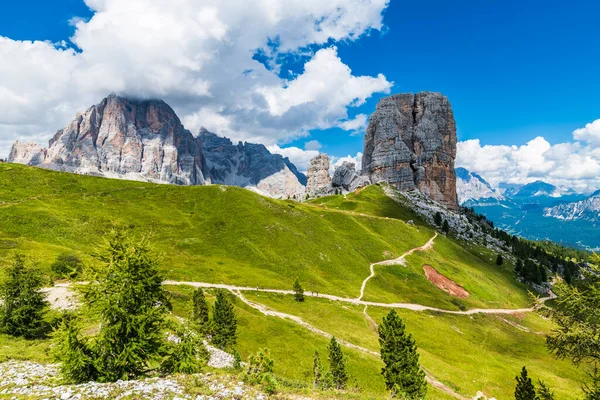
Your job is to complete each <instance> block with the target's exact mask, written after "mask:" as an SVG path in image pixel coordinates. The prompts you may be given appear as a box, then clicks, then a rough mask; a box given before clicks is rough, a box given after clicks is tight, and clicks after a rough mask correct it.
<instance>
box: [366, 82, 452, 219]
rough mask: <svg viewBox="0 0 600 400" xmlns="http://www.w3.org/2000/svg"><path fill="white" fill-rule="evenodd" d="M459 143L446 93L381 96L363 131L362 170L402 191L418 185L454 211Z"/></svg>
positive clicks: (374, 181) (417, 187)
mask: <svg viewBox="0 0 600 400" xmlns="http://www.w3.org/2000/svg"><path fill="white" fill-rule="evenodd" d="M456 142H457V139H456V123H455V122H454V115H453V113H452V107H451V106H450V102H449V101H448V99H447V98H446V97H445V96H443V95H442V94H440V93H432V92H421V93H417V94H416V95H414V94H412V93H407V94H398V95H393V96H390V97H386V98H383V99H381V100H380V101H379V103H378V104H377V109H376V110H375V112H374V113H373V114H372V115H371V117H370V120H369V126H368V128H367V132H366V134H365V142H364V155H363V161H362V168H363V174H364V175H367V176H368V177H369V178H370V179H371V181H372V182H373V183H377V182H388V183H389V184H391V185H393V186H395V187H396V188H397V189H399V190H405V191H410V190H414V189H419V190H420V191H421V192H423V193H424V194H426V195H427V196H429V197H430V198H431V199H433V200H435V201H438V202H439V203H441V204H443V205H444V206H446V207H448V208H449V209H452V210H456V209H458V203H457V198H456V173H455V172H454V159H455V158H456Z"/></svg>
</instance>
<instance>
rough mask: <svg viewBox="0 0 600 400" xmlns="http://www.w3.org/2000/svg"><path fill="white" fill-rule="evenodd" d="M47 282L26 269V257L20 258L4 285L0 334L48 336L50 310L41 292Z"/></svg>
mask: <svg viewBox="0 0 600 400" xmlns="http://www.w3.org/2000/svg"><path fill="white" fill-rule="evenodd" d="M44 282H45V279H44V277H43V276H42V275H41V273H40V272H39V271H38V270H37V269H35V268H33V267H28V266H26V265H25V257H24V256H22V255H16V256H15V258H14V260H13V263H12V265H10V266H9V267H8V268H7V270H6V273H5V278H4V280H3V282H2V283H1V284H0V299H1V300H2V302H1V305H0V331H1V332H4V333H7V334H9V335H12V336H17V337H24V338H26V339H33V338H36V337H39V336H40V335H43V334H44V331H45V329H46V328H47V324H46V323H45V321H44V314H45V313H46V310H47V308H48V302H46V299H45V297H46V296H45V294H44V293H42V292H41V291H40V289H41V288H42V286H43V285H44Z"/></svg>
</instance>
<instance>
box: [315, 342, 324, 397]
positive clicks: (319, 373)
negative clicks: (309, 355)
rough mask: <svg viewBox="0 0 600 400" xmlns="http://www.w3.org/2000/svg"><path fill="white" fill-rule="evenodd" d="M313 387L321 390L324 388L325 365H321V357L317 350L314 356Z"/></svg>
mask: <svg viewBox="0 0 600 400" xmlns="http://www.w3.org/2000/svg"><path fill="white" fill-rule="evenodd" d="M312 372H313V387H314V388H315V389H319V388H322V387H323V365H322V364H321V356H320V355H319V351H318V350H315V355H314V356H313V371H312Z"/></svg>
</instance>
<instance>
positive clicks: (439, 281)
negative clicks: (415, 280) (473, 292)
mask: <svg viewBox="0 0 600 400" xmlns="http://www.w3.org/2000/svg"><path fill="white" fill-rule="evenodd" d="M423 271H425V276H426V277H427V279H429V282H431V283H433V284H434V285H435V286H437V287H438V288H439V289H442V290H443V291H444V292H446V293H449V294H451V295H452V296H455V297H459V298H461V299H464V298H466V297H469V292H467V291H466V290H465V289H464V288H463V287H462V286H460V285H458V284H457V283H456V282H454V281H453V280H451V279H448V278H446V277H445V276H444V275H442V274H440V273H439V272H437V271H436V269H435V268H433V267H432V266H431V265H427V264H426V265H423Z"/></svg>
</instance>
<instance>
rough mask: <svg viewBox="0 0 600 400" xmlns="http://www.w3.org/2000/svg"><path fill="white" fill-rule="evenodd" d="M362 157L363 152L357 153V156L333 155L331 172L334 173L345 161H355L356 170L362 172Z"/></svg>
mask: <svg viewBox="0 0 600 400" xmlns="http://www.w3.org/2000/svg"><path fill="white" fill-rule="evenodd" d="M362 157H363V153H361V152H358V153H356V155H355V156H351V155H347V156H346V157H332V160H331V173H332V174H333V172H334V171H335V169H336V168H337V167H339V166H340V165H342V163H343V162H344V161H348V162H351V163H354V167H355V169H356V171H357V172H360V170H361V169H362Z"/></svg>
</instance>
